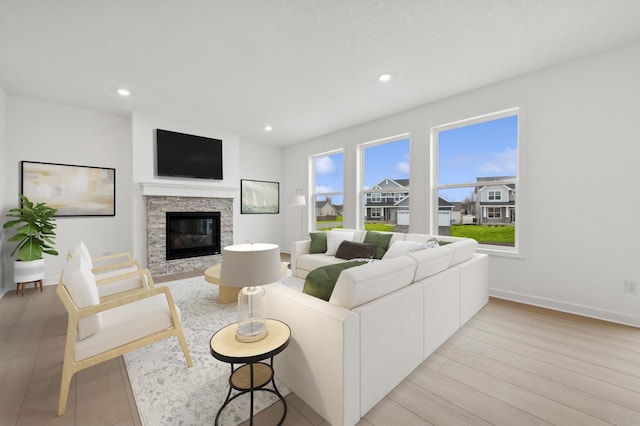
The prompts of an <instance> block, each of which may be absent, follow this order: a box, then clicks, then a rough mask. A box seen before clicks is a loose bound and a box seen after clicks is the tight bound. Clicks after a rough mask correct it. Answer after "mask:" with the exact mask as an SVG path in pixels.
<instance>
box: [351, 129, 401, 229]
mask: <svg viewBox="0 0 640 426" xmlns="http://www.w3.org/2000/svg"><path fill="white" fill-rule="evenodd" d="M404 139H408V140H409V157H411V134H410V133H401V134H399V135H395V136H390V137H386V138H382V139H376V140H374V141H369V142H364V143H361V144H358V145H357V153H358V157H357V158H358V162H357V166H356V167H357V170H358V182H357V186H358V200H359V201H358V203H357V206H356V215H357V216H356V224H357V226H356V227H357V229H364V228H365V216H366V214H367V206H366V200H367V197H371V198H372V195H373V194H374V193H379V194H380V201H377V202H380V203H381V202H382V198H385V199H386V198H387V197H389V194H393V197H394V198H395V195H396V193H402V194H405V193H406V194H407V195H403V196H402V197H401V198H400V199H401V200H402V199H404V197H406V196H410V195H411V180H410V179H411V171H409V186H406V187H399V188H398V189H393V188H387V189H384V191H381V190H380V189H378V188H371V189H365V188H364V184H365V167H366V164H365V151H366V149H367V148H372V147H375V146H379V145H385V144H388V143H394V142H400V141H402V140H404ZM387 177H388V178H389V179H392V177H390V176H387ZM382 194H386V195H385V197H383V196H382ZM371 202H372V203H373V202H374V201H373V200H372V201H371ZM383 216H384V212H383V211H382V209H380V216H376V217H383ZM370 217H374V216H370ZM409 218H410V219H409V226H411V216H409Z"/></svg>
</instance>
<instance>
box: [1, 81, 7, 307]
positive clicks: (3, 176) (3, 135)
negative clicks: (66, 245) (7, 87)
mask: <svg viewBox="0 0 640 426" xmlns="http://www.w3.org/2000/svg"><path fill="white" fill-rule="evenodd" d="M6 122H7V108H6V95H5V93H4V89H3V88H2V86H0V158H2V159H6V158H7V154H6V150H7V142H6V140H7V139H6ZM0 167H1V170H0V215H1V216H2V220H0V223H4V221H5V214H6V213H7V210H8V209H9V207H6V206H7V203H6V201H5V200H6V193H7V184H6V182H7V167H5V165H4V162H2V163H0ZM4 235H5V232H4V230H3V229H2V227H0V297H2V295H4V291H3V287H4V279H3V277H4V274H5V273H4V271H5V270H6V269H7V264H8V263H9V262H8V259H5V257H6V255H8V254H9V253H8V252H7V253H6V255H5V243H4V240H5V237H4Z"/></svg>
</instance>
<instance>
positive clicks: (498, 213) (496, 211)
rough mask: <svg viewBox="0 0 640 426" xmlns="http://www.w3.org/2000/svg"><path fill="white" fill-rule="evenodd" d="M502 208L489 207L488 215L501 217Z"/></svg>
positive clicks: (496, 217)
mask: <svg viewBox="0 0 640 426" xmlns="http://www.w3.org/2000/svg"><path fill="white" fill-rule="evenodd" d="M501 212H502V210H501V209H500V208H499V207H487V214H486V217H489V218H493V219H500V218H501V217H502V214H501Z"/></svg>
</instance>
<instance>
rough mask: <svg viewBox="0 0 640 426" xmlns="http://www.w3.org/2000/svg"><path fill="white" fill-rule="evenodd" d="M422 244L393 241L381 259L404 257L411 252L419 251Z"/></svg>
mask: <svg viewBox="0 0 640 426" xmlns="http://www.w3.org/2000/svg"><path fill="white" fill-rule="evenodd" d="M422 247H423V243H418V242H416V241H395V242H394V243H393V244H391V246H390V247H389V250H387V252H386V253H385V254H384V256H382V258H383V259H391V258H394V257H398V256H404V255H405V254H408V253H411V252H412V251H416V250H421V249H422Z"/></svg>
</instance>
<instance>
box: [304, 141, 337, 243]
mask: <svg viewBox="0 0 640 426" xmlns="http://www.w3.org/2000/svg"><path fill="white" fill-rule="evenodd" d="M310 163H311V167H312V171H313V172H312V177H313V182H312V188H313V191H312V196H311V199H312V200H313V204H312V205H311V206H310V210H309V211H314V212H315V215H313V216H312V221H313V222H312V226H311V227H310V229H315V230H319V229H330V228H339V227H342V208H343V196H344V153H343V151H342V150H338V151H332V152H328V153H322V154H317V155H314V156H312V157H311V161H310Z"/></svg>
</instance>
